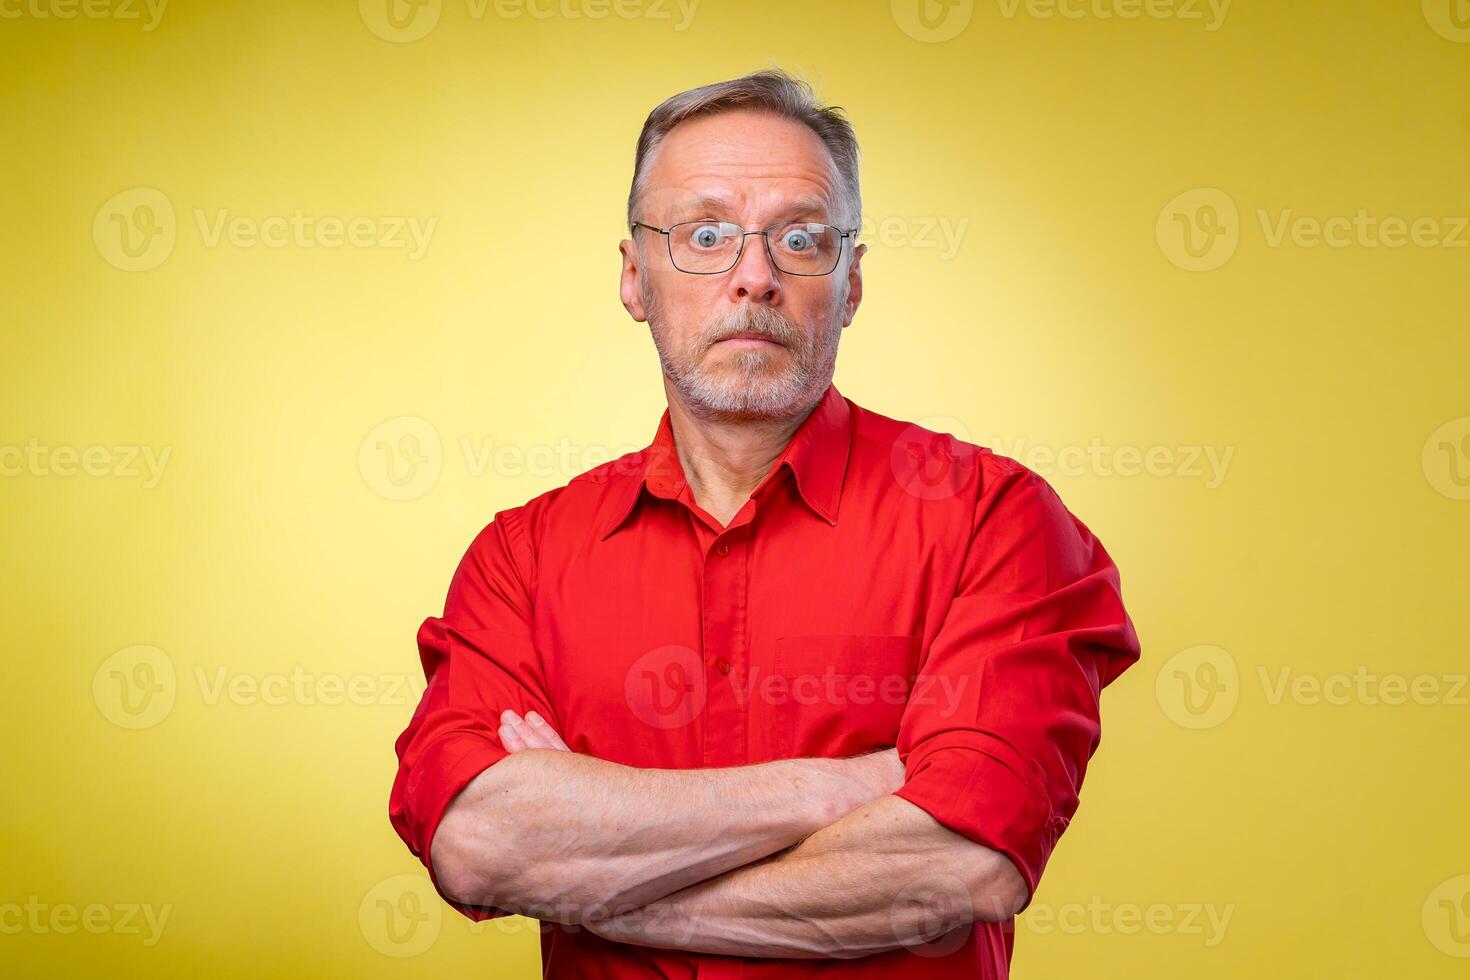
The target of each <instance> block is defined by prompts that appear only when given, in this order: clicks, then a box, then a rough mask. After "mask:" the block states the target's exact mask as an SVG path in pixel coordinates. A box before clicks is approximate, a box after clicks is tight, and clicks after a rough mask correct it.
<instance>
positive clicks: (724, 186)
mask: <svg viewBox="0 0 1470 980" xmlns="http://www.w3.org/2000/svg"><path fill="white" fill-rule="evenodd" d="M647 182H648V183H647V190H646V192H645V195H644V202H645V204H646V210H647V211H648V212H649V213H650V214H660V215H665V216H674V215H683V216H689V217H694V216H699V215H700V214H703V213H710V212H714V211H717V210H721V209H723V210H724V211H725V212H726V213H725V214H722V215H718V216H720V217H726V216H729V217H733V218H740V219H748V220H763V219H766V218H771V217H777V216H779V217H785V216H787V215H786V214H785V212H787V211H789V210H791V209H793V208H796V209H797V210H801V211H805V212H808V213H811V212H813V211H819V210H830V209H831V208H832V206H833V203H834V200H835V197H834V193H835V190H836V185H835V182H834V174H833V167H832V156H831V154H830V153H828V151H827V147H826V145H825V144H823V142H822V140H821V138H820V137H818V136H817V134H816V133H814V132H812V130H811V129H809V128H808V127H806V126H804V125H802V124H801V123H799V122H795V121H793V120H790V119H786V118H783V117H781V116H777V115H773V114H771V113H765V112H751V111H746V110H734V111H729V112H721V113H716V114H714V115H709V116H696V117H695V118H693V119H687V120H685V121H684V122H682V123H680V124H679V125H678V126H675V127H674V128H673V129H672V130H670V131H669V133H668V134H667V135H666V136H665V137H664V139H663V142H662V143H661V144H660V145H659V147H658V149H657V151H655V153H654V157H653V160H652V161H651V165H650V167H649V169H648V173H647ZM722 205H723V208H721V206H722Z"/></svg>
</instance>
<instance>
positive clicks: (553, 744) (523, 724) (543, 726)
mask: <svg viewBox="0 0 1470 980" xmlns="http://www.w3.org/2000/svg"><path fill="white" fill-rule="evenodd" d="M499 734H500V741H501V744H503V745H504V746H505V748H506V750H507V751H509V752H512V753H514V752H520V751H522V750H524V749H554V750H557V751H561V752H570V751H571V749H569V748H568V747H567V744H566V743H565V742H563V741H562V740H561V736H560V735H558V734H557V733H556V730H555V729H553V728H552V727H551V725H550V724H549V723H548V722H547V721H546V719H544V718H542V717H541V716H540V715H538V714H537V713H536V712H534V711H528V712H526V717H525V718H522V717H521V716H520V715H518V714H516V713H515V712H514V711H512V710H510V709H509V708H507V709H505V710H504V711H502V712H501V713H500V731H499Z"/></svg>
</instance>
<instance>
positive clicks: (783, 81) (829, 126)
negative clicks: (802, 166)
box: [628, 68, 863, 228]
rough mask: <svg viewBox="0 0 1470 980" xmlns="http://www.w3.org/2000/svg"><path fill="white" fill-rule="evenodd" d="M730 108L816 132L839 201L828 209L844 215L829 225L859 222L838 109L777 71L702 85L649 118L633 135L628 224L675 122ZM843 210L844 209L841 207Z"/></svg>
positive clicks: (858, 196) (851, 161)
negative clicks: (657, 153) (828, 157)
mask: <svg viewBox="0 0 1470 980" xmlns="http://www.w3.org/2000/svg"><path fill="white" fill-rule="evenodd" d="M733 109H752V110H756V111H762V112H771V113H775V114H776V115H778V116H782V117H784V118H786V119H791V120H793V121H795V122H799V123H802V124H803V125H805V126H806V127H807V128H809V129H810V130H811V131H812V132H814V133H816V134H817V136H818V137H819V138H820V139H821V141H822V143H823V144H824V145H825V146H826V147H827V152H828V153H829V154H830V155H831V157H832V166H833V168H834V170H835V171H836V173H835V175H834V176H835V177H836V183H837V186H838V188H839V197H840V199H839V200H837V201H833V202H832V206H833V207H834V208H836V209H839V210H840V211H842V212H844V213H843V214H842V216H841V217H836V216H834V217H833V218H832V219H830V220H833V221H838V222H841V221H844V220H846V221H849V222H850V224H847V225H846V226H845V227H846V228H857V226H858V225H859V224H860V223H861V222H862V215H863V202H862V192H861V190H860V189H859V187H858V141H857V135H856V134H855V133H854V132H853V129H852V124H851V123H849V122H848V121H847V117H846V116H845V115H844V114H843V110H842V107H841V106H828V105H823V104H822V103H821V102H819V101H818V100H817V97H816V95H815V94H814V93H813V92H812V87H811V85H810V84H808V83H807V82H806V81H804V80H802V79H800V78H795V77H793V76H791V75H789V74H787V73H786V72H784V71H782V70H781V69H779V68H768V69H765V70H763V71H758V72H752V73H751V74H749V75H743V76H741V77H740V78H733V79H731V80H730V81H728V82H714V83H713V84H710V85H701V86H700V87H699V88H692V89H690V90H689V91H687V92H680V93H679V94H678V95H672V96H670V97H669V98H667V99H665V100H664V101H663V102H661V103H660V104H659V106H658V108H656V109H654V110H653V111H652V112H650V113H649V114H648V119H646V120H645V121H644V123H643V132H641V133H639V134H638V152H637V154H636V156H635V157H634V158H633V186H632V188H631V189H630V190H629V191H628V223H629V224H630V225H631V224H632V223H633V214H634V211H635V209H636V208H637V207H638V201H639V199H640V198H642V196H643V194H644V192H645V191H646V190H647V186H646V185H647V179H648V174H647V171H648V167H649V162H650V158H651V156H652V155H653V152H654V151H655V150H656V149H657V148H658V146H659V144H660V143H662V142H663V139H664V137H665V136H667V135H668V134H669V131H670V130H672V129H673V128H674V127H675V126H677V125H679V123H681V122H683V121H684V120H686V119H692V118H694V117H696V116H709V115H714V114H715V113H719V112H728V111H730V110H733ZM844 205H845V207H844Z"/></svg>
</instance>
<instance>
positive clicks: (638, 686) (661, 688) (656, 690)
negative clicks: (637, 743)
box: [623, 643, 709, 730]
mask: <svg viewBox="0 0 1470 980" xmlns="http://www.w3.org/2000/svg"><path fill="white" fill-rule="evenodd" d="M708 693H709V692H708V689H707V687H706V683H705V677H704V664H703V663H702V662H701V661H700V659H699V654H698V653H695V652H694V651H693V650H691V649H690V648H689V647H686V646H680V645H679V644H677V643H675V644H670V645H668V646H662V647H657V648H655V649H653V650H650V651H648V652H647V653H645V654H644V655H643V656H641V657H639V658H638V659H637V660H635V661H633V664H632V666H630V667H629V668H628V672H627V673H626V674H625V675H623V699H624V700H625V701H627V703H628V708H629V710H631V711H632V712H633V716H634V717H635V718H637V719H638V720H639V721H641V722H643V723H644V724H645V725H648V726H649V727H651V728H659V729H665V730H667V729H672V728H683V727H684V726H685V725H687V724H689V723H690V722H692V721H693V720H694V719H696V718H698V717H699V713H700V712H701V711H703V710H704V702H705V698H706V697H707V696H708Z"/></svg>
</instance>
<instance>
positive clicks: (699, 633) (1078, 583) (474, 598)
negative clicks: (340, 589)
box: [389, 386, 1139, 980]
mask: <svg viewBox="0 0 1470 980" xmlns="http://www.w3.org/2000/svg"><path fill="white" fill-rule="evenodd" d="M418 644H419V652H420V657H421V659H422V661H423V667H424V673H425V675H426V677H427V678H428V681H429V684H428V688H427V690H426V691H425V692H424V696H423V700H422V701H421V703H420V704H419V706H418V709H417V710H416V711H415V713H414V716H413V720H412V721H411V722H410V723H409V726H408V728H407V730H406V731H404V732H403V734H402V736H400V738H399V739H398V742H397V746H396V747H397V752H398V759H399V770H398V775H397V779H396V780H395V781H394V784H393V792H392V798H391V800H390V803H389V811H390V816H391V819H392V822H393V826H394V827H395V828H396V829H397V831H398V833H399V835H400V836H402V838H403V839H404V841H405V842H407V844H408V846H409V848H410V849H412V851H413V852H414V854H416V855H417V856H418V857H419V858H420V859H421V860H423V861H424V863H425V865H426V866H428V865H429V861H428V856H429V844H430V842H431V841H432V840H433V837H434V830H435V828H436V827H437V826H438V823H439V819H440V817H441V815H442V814H443V812H444V810H445V808H446V807H447V806H448V804H449V803H450V801H451V800H452V799H453V798H454V796H455V795H456V794H457V793H458V792H459V791H460V790H461V789H462V788H463V787H464V786H465V784H466V783H468V782H469V781H470V780H471V779H473V778H474V777H475V776H476V775H477V774H479V773H480V772H482V771H483V770H484V769H485V768H486V767H488V766H491V765H493V764H494V763H496V762H498V761H499V760H500V759H502V758H504V757H505V756H506V755H507V754H508V753H507V752H506V750H505V749H504V748H503V747H502V746H501V744H500V741H499V738H498V737H497V734H496V729H497V727H498V724H499V714H500V712H501V711H502V710H503V709H505V708H511V709H514V710H515V711H517V712H519V713H521V714H522V715H524V714H525V712H527V711H530V710H535V711H538V712H540V713H541V715H542V716H543V717H545V718H546V719H547V720H548V721H550V722H551V724H552V725H553V727H555V729H556V730H557V732H558V733H560V735H561V736H562V738H563V739H564V740H565V741H566V743H567V745H568V746H569V747H570V748H571V749H572V751H574V752H580V753H586V754H589V755H592V756H595V757H597V758H600V759H607V760H610V761H613V762H618V763H622V764H624V765H630V766H638V767H644V768H665V769H691V768H700V767H722V766H739V765H748V764H754V763H760V762H766V761H769V760H772V759H781V758H791V757H800V756H810V757H837V756H848V755H855V754H858V753H861V752H866V751H871V750H876V749H879V748H882V747H885V746H889V745H897V746H898V750H899V754H900V757H901V758H902V760H903V762H904V767H905V774H906V782H905V784H904V786H903V788H902V789H900V790H899V791H898V794H897V795H899V796H901V797H903V798H904V799H906V800H908V801H910V802H911V803H913V804H915V805H917V806H919V807H921V808H923V809H924V810H925V811H927V812H928V813H930V814H931V815H932V816H933V817H934V818H935V819H937V820H938V821H939V822H940V823H942V824H944V825H946V826H948V827H949V828H951V829H953V830H955V831H957V832H958V833H960V834H963V835H964V836H966V837H968V838H970V839H972V840H975V841H978V842H979V843H981V844H983V845H985V846H986V847H989V848H992V849H994V850H997V851H1000V852H1002V853H1004V854H1006V855H1007V856H1008V857H1009V858H1010V859H1011V860H1012V861H1013V862H1014V863H1015V865H1016V867H1017V868H1018V869H1019V870H1020V872H1021V874H1022V875H1023V876H1024V877H1025V879H1026V883H1027V885H1028V886H1029V887H1030V888H1031V890H1032V893H1033V894H1034V892H1035V889H1036V885H1037V881H1038V879H1039V878H1040V877H1041V872H1042V868H1043V866H1044V865H1045V864H1046V861H1047V858H1048V857H1049V856H1050V854H1051V852H1052V848H1053V847H1054V846H1055V845H1056V842H1057V838H1058V837H1059V836H1060V835H1061V833H1062V831H1063V829H1064V828H1065V827H1066V826H1067V822H1068V821H1069V820H1070V819H1071V817H1072V815H1073V813H1074V812H1075V811H1076V809H1077V794H1078V791H1079V789H1080V787H1081V784H1082V777H1083V773H1084V771H1085V769H1086V767H1087V762H1088V760H1089V758H1090V757H1091V756H1092V753H1093V751H1094V750H1095V749H1096V747H1097V744H1098V739H1099V735H1100V727H1099V713H1098V697H1099V692H1100V691H1101V689H1102V688H1103V687H1104V686H1105V685H1106V684H1108V683H1109V682H1111V681H1112V680H1113V679H1114V678H1116V677H1117V676H1118V675H1119V674H1120V673H1122V672H1123V671H1124V670H1125V669H1126V668H1127V667H1128V666H1129V665H1130V664H1132V663H1133V662H1134V661H1135V660H1137V658H1138V653H1139V649H1138V639H1137V636H1136V634H1135V633H1134V629H1133V624H1132V623H1131V622H1130V620H1129V618H1128V614H1127V612H1126V611H1125V610H1124V608H1123V602H1122V596H1121V592H1120V587H1119V581H1118V571H1117V569H1116V567H1115V566H1114V565H1113V562H1112V560H1111V559H1110V558H1109V557H1108V555H1107V552H1106V551H1104V550H1103V546H1102V544H1101V543H1100V542H1099V541H1098V540H1097V539H1096V538H1094V537H1093V536H1092V534H1091V532H1089V531H1088V529H1087V528H1086V527H1085V526H1084V525H1083V524H1082V522H1081V521H1078V520H1077V519H1076V518H1075V517H1073V516H1072V515H1071V514H1070V513H1069V512H1068V511H1067V509H1066V508H1065V507H1064V506H1063V504H1062V502H1061V500H1060V499H1059V498H1058V497H1057V495H1056V493H1055V492H1054V491H1053V490H1052V489H1051V487H1050V486H1049V485H1048V484H1047V483H1046V482H1045V481H1044V480H1043V479H1042V478H1041V477H1039V476H1038V475H1036V474H1035V473H1033V472H1032V471H1031V470H1028V469H1027V468H1025V467H1024V466H1022V465H1021V464H1019V463H1017V462H1015V461H1013V460H1010V459H1008V458H1005V457H1003V456H998V455H995V454H993V453H991V452H990V451H989V450H986V449H982V448H980V447H978V446H974V445H970V444H968V443H965V442H961V441H959V440H957V439H955V438H953V437H952V436H949V435H943V434H939V433H935V432H932V431H930V430H927V429H923V428H921V427H919V426H916V425H910V424H907V423H904V422H900V421H895V420H894V419H890V418H887V417H885V416H882V415H879V414H877V413H876V412H870V411H868V410H866V409H863V408H860V407H859V406H857V405H855V404H854V403H853V402H851V401H850V400H848V399H847V398H845V397H843V396H842V395H841V394H839V393H838V391H837V389H836V387H835V386H834V387H829V388H828V389H827V391H826V393H825V395H824V396H823V398H822V401H821V402H820V403H819V404H818V405H817V407H816V408H815V409H814V410H813V411H812V412H811V414H810V415H809V416H808V417H807V418H806V419H805V420H804V421H803V422H802V424H801V425H800V427H799V428H798V429H797V431H796V433H795V435H794V436H793V437H792V439H791V442H790V443H789V444H788V445H787V447H786V448H785V449H784V450H783V452H782V453H781V455H780V457H779V458H778V459H777V461H776V464H775V465H774V466H773V467H772V468H771V472H770V473H769V474H768V475H767V476H766V477H765V478H764V479H763V480H762V481H761V483H760V485H759V486H758V487H757V488H756V489H755V491H754V492H753V493H752V495H751V498H750V500H748V501H747V502H746V503H745V505H744V506H743V507H741V509H740V511H739V512H738V513H737V514H736V515H735V517H734V518H733V519H732V520H731V521H730V524H729V525H728V526H727V527H721V526H720V524H719V522H718V521H717V520H715V519H714V518H713V517H711V516H710V515H709V514H707V513H706V512H705V511H704V510H703V509H702V508H700V506H699V505H698V504H697V503H696V502H695V500H694V497H693V494H692V493H691V492H690V489H689V485H688V483H686V482H685V479H684V474H683V470H682V467H681V466H680V463H679V459H678V456H677V454H676V453H675V451H674V442H673V433H672V429H671V428H670V425H669V414H668V411H667V410H665V411H664V414H663V417H662V418H661V419H660V421H659V425H658V430H657V433H656V434H655V436H654V440H653V443H652V445H650V446H649V447H648V448H646V449H643V450H641V451H639V452H636V453H629V454H627V455H625V456H623V457H621V458H620V459H616V460H613V461H611V462H609V463H606V464H604V465H602V466H599V467H597V468H596V469H593V470H590V471H588V472H586V473H583V474H582V475H580V476H578V477H576V478H575V479H573V480H572V481H571V482H570V483H568V484H567V485H566V486H563V487H560V488H557V489H555V490H551V491H548V492H547V493H544V494H542V495H541V496H539V497H536V498H535V499H534V500H531V501H530V502H528V503H526V504H524V505H523V506H520V507H514V508H511V509H509V510H503V511H500V512H499V513H497V514H495V516H494V519H493V520H492V521H491V523H490V524H489V525H488V526H487V527H486V528H485V529H484V530H483V531H481V532H480V534H479V535H478V536H477V537H476V538H475V540H474V542H473V543H472V544H471V545H470V547H469V551H468V552H467V554H466V555H465V556H464V558H463V560H462V561H461V562H460V565H459V567H458V570H457V571H456V572H455V575H454V579H453V581H452V582H451V584H450V587H449V595H448V599H447V601H446V603H445V608H444V615H443V616H441V617H435V618H430V619H427V620H425V622H424V624H423V625H422V627H420V629H419V633H418ZM430 875H431V877H432V867H431V866H430ZM435 886H436V888H437V887H438V883H437V881H436V882H435ZM440 894H441V896H442V895H443V892H442V890H441V891H440ZM446 900H448V899H447V897H446ZM450 904H451V905H453V906H454V907H455V908H457V909H459V911H461V912H462V913H464V914H465V915H467V916H469V917H470V918H472V919H476V920H480V919H486V918H491V917H493V916H497V915H502V914H505V913H504V912H503V911H502V910H500V909H495V908H487V907H479V906H465V905H462V904H459V903H456V902H453V901H451V902H450ZM1012 939H1013V930H1012V928H1011V927H1010V926H1009V925H995V924H988V923H978V922H977V923H975V924H974V926H973V927H972V928H970V929H969V933H968V936H967V937H966V938H965V940H964V941H963V943H962V944H960V945H959V946H958V948H955V949H953V951H952V952H950V953H949V954H948V955H946V956H934V955H917V954H916V953H914V952H911V951H909V950H906V949H895V950H891V951H889V952H885V953H879V954H876V955H872V956H867V957H862V958H858V959H847V960H833V961H824V960H802V959H789V958H781V959H775V958H755V957H750V958H742V957H732V956H716V955H706V954H698V953H687V952H684V951H681V950H668V949H656V948H652V947H644V946H635V945H631V944H624V943H616V942H611V941H608V940H605V939H603V938H601V937H599V936H597V935H595V934H593V933H591V932H590V931H588V930H586V929H584V928H580V927H568V926H563V925H560V924H557V923H551V924H548V926H547V929H546V931H544V932H543V934H542V961H543V966H544V967H545V971H544V972H545V976H547V977H574V976H575V977H615V978H624V977H626V978H634V977H648V976H662V977H680V978H683V977H688V978H693V977H696V976H698V977H702V978H709V977H730V978H734V977H744V978H748V980H758V978H759V980H777V978H796V977H811V976H817V975H824V976H825V975H829V974H833V975H835V974H840V975H842V976H844V977H873V978H878V977H882V978H887V980H894V978H899V977H915V978H919V977H923V978H941V977H966V978H974V977H986V978H1001V977H1005V976H1006V975H1007V970H1008V964H1009V961H1010V954H1011V946H1012ZM946 948H949V947H948V946H946ZM926 952H932V950H929V951H926Z"/></svg>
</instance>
